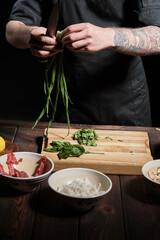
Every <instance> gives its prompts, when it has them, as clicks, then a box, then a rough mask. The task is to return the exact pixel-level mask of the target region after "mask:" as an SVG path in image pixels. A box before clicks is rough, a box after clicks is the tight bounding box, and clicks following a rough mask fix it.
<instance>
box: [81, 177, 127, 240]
mask: <svg viewBox="0 0 160 240" xmlns="http://www.w3.org/2000/svg"><path fill="white" fill-rule="evenodd" d="M108 176H109V177H110V178H111V180H112V183H113V187H112V189H111V191H110V192H109V193H108V194H107V195H106V196H105V197H104V199H103V200H102V202H101V203H100V204H99V205H98V206H96V207H95V208H94V209H93V210H92V211H90V212H87V213H86V214H84V215H82V216H81V217H80V229H79V240H97V239H98V240H104V239H107V240H113V239H118V240H124V239H125V237H124V235H125V234H124V224H123V212H122V201H121V193H120V186H119V177H118V176H116V175H108Z"/></svg>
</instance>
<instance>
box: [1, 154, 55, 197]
mask: <svg viewBox="0 0 160 240" xmlns="http://www.w3.org/2000/svg"><path fill="white" fill-rule="evenodd" d="M53 169H54V163H53V162H52V160H51V159H49V158H47V157H45V156H43V155H41V154H39V153H34V152H13V153H8V154H5V155H2V156H1V157H0V179H1V180H2V181H4V182H5V183H7V184H8V185H9V186H10V187H12V188H14V189H16V190H18V191H20V192H31V191H33V190H35V189H36V187H37V186H38V185H39V184H40V183H41V182H42V181H44V180H46V179H47V178H48V177H49V175H50V174H51V172H52V171H53Z"/></svg>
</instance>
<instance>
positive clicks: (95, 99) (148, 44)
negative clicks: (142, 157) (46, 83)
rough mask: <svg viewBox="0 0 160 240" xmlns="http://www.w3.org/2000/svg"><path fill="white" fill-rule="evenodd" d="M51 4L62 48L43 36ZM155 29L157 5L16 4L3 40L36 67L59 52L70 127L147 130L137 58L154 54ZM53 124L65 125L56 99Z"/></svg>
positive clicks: (146, 1)
mask: <svg viewBox="0 0 160 240" xmlns="http://www.w3.org/2000/svg"><path fill="white" fill-rule="evenodd" d="M57 4H58V8H57V9H58V13H57V12H55V24H53V25H54V26H53V28H55V25H56V30H60V31H62V32H61V36H60V37H61V41H62V43H63V46H64V48H63V49H62V48H61V47H60V46H59V44H58V42H57V40H56V38H55V36H54V34H53V35H49V34H48V33H47V27H48V25H49V20H50V16H51V13H53V9H54V8H55V6H56V7H57ZM56 14H57V19H56ZM52 17H54V16H52ZM159 25H160V2H159V1H158V0H154V1H153V0H130V1H128V0H119V1H117V0H113V1H110V0H78V1H77V0H59V1H58V3H57V1H56V0H30V1H27V0H18V1H16V3H15V4H14V6H13V9H12V12H11V15H10V18H9V22H8V23H7V26H6V38H7V40H8V42H9V43H10V44H12V45H13V46H15V47H17V48H28V49H30V51H31V53H32V54H33V55H34V56H36V57H37V58H38V59H41V60H42V62H45V61H47V59H48V58H49V57H52V56H53V55H55V54H57V53H59V52H60V51H63V64H64V72H65V77H66V81H67V87H68V93H69V97H70V99H71V101H72V103H71V104H70V105H69V114H70V121H71V123H83V124H112V125H130V126H131V125H137V126H151V114H150V102H149V93H148V86H147V82H146V76H145V71H144V67H143V63H142V59H141V56H145V55H153V54H159V53H160V29H159ZM50 28H51V26H50ZM40 84H43V83H40ZM55 120H56V121H57V122H66V113H65V108H64V106H63V102H62V101H61V100H59V102H58V107H57V112H56V119H55Z"/></svg>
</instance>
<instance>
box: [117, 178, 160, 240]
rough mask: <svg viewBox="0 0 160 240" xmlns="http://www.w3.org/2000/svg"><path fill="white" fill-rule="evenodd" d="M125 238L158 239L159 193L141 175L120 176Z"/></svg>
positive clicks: (159, 232) (159, 234)
mask: <svg viewBox="0 0 160 240" xmlns="http://www.w3.org/2000/svg"><path fill="white" fill-rule="evenodd" d="M120 179H121V186H122V188H121V191H122V200H123V208H124V223H125V234H126V240H135V239H141V240H150V239H154V240H159V239H160V217H159V216H160V203H159V199H160V193H159V189H157V190H155V189H154V188H152V187H151V185H150V184H149V183H147V181H145V179H144V177H143V176H132V177H131V176H121V177H120Z"/></svg>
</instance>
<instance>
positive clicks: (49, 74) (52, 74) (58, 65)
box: [32, 31, 70, 138]
mask: <svg viewBox="0 0 160 240" xmlns="http://www.w3.org/2000/svg"><path fill="white" fill-rule="evenodd" d="M56 38H57V40H59V31H57V35H56ZM54 88H56V89H55V100H54V103H53V102H52V93H53V90H54ZM44 92H45V95H46V104H45V106H44V108H43V109H42V112H41V113H40V115H39V117H38V118H37V120H36V122H35V124H34V126H33V127H32V128H34V127H35V126H36V125H37V123H38V122H39V121H40V119H41V118H42V117H43V115H44V114H46V115H47V117H49V108H50V106H51V107H52V108H53V111H52V116H51V118H50V120H49V123H48V127H47V132H46V138H48V129H49V127H50V126H51V124H52V122H53V121H54V118H55V114H56V110H57V104H58V99H59V95H60V94H61V96H62V100H63V104H64V106H65V109H66V118H67V124H68V134H69V131H70V119H69V111H68V104H69V95H68V91H67V84H66V79H65V75H64V69H63V51H62V52H59V53H58V54H56V55H54V56H53V57H51V58H49V60H48V62H47V66H46V71H45V80H44ZM68 134H67V135H68Z"/></svg>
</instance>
